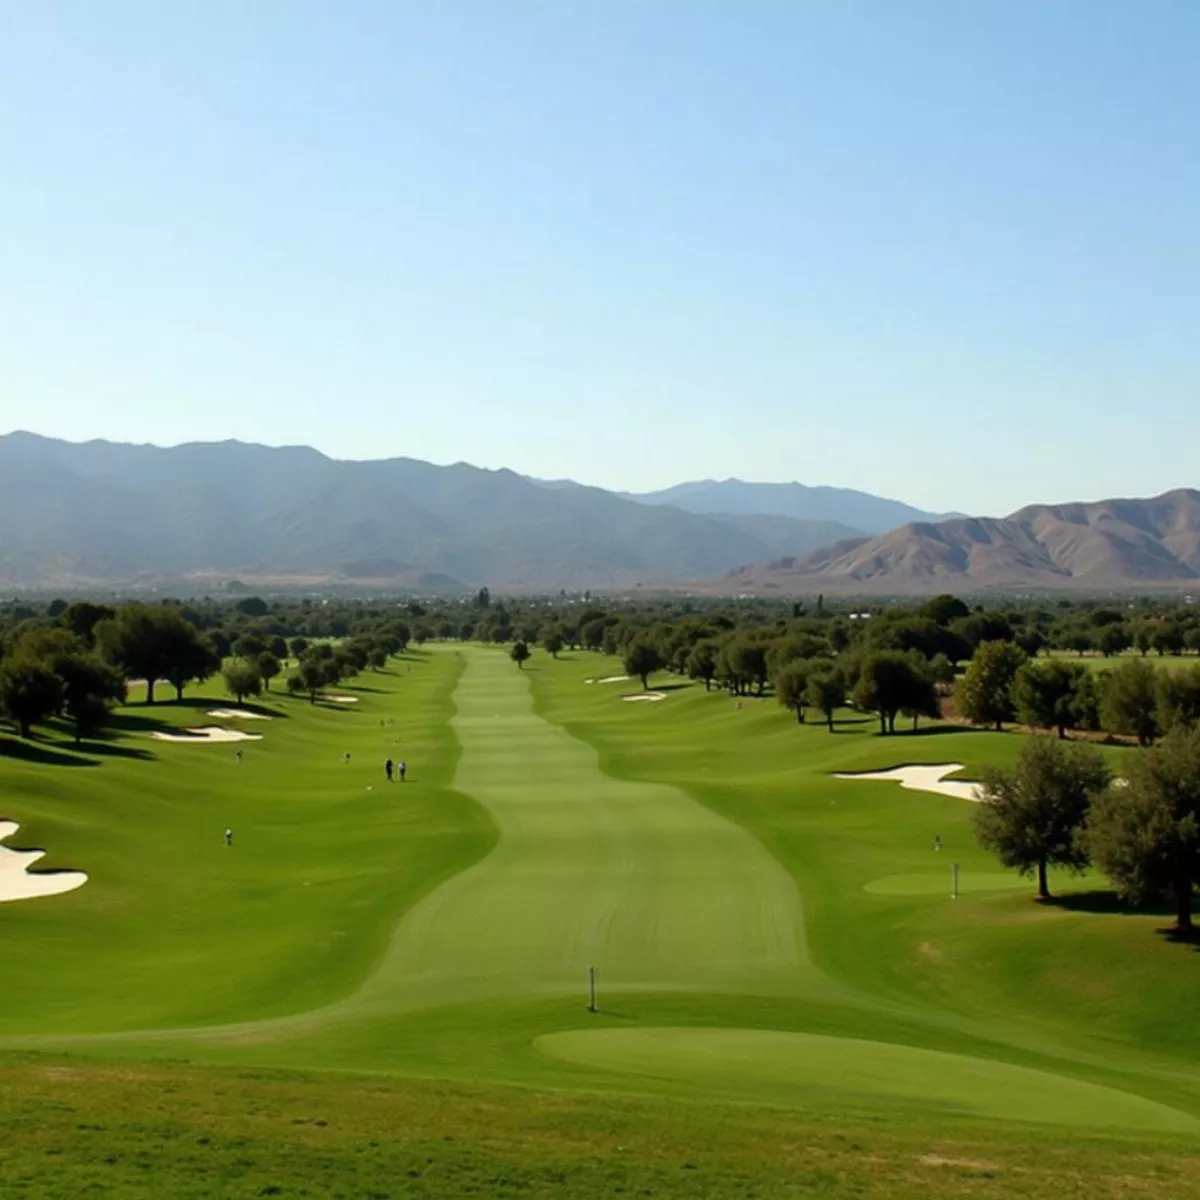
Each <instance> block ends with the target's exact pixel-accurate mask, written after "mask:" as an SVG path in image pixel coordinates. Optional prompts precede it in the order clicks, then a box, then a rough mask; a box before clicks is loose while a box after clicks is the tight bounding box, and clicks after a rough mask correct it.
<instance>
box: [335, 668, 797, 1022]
mask: <svg viewBox="0 0 1200 1200" xmlns="http://www.w3.org/2000/svg"><path fill="white" fill-rule="evenodd" d="M458 653H462V654H463V655H464V657H465V660H466V666H465V670H464V671H463V674H462V676H461V677H460V679H459V682H458V686H457V688H456V690H455V693H454V703H455V707H456V713H455V716H454V718H453V722H452V725H453V729H454V732H455V734H456V736H457V739H458V743H459V746H460V751H461V753H460V758H459V763H458V770H457V772H456V774H455V776H454V787H455V789H456V790H457V791H459V792H461V793H463V794H465V795H468V796H470V797H471V798H472V799H474V800H475V801H477V802H478V803H479V804H481V805H482V806H483V807H484V808H485V809H486V810H487V811H488V812H489V813H490V814H491V816H492V817H493V819H494V820H495V822H496V824H497V826H498V828H499V832H500V840H499V843H498V844H497V846H496V848H495V849H494V850H493V851H492V852H491V853H490V854H489V855H488V856H487V858H485V859H484V860H483V861H482V862H480V863H478V864H477V865H476V866H474V867H472V868H470V869H469V870H468V871H466V872H464V873H463V874H462V875H460V876H458V877H457V878H455V879H454V880H451V881H450V882H448V883H445V884H443V885H442V886H441V887H440V888H438V889H437V890H436V891H435V892H433V893H432V894H431V895H429V896H427V897H426V898H425V899H424V900H423V901H422V902H421V903H420V904H418V905H417V907H416V908H415V909H414V910H413V911H412V912H411V913H410V914H409V915H408V916H407V917H406V918H405V919H404V921H403V922H402V923H401V924H400V927H399V929H398V930H397V932H396V936H395V939H394V940H393V942H392V945H391V947H390V949H389V951H388V954H387V957H386V959H385V961H384V963H383V964H382V966H381V967H380V969H379V971H378V972H377V973H376V974H375V975H374V976H373V977H372V979H371V980H370V981H369V983H368V984H367V985H366V987H365V988H364V990H363V992H362V993H361V994H360V996H359V997H358V998H357V999H358V1001H359V1002H362V1001H365V1000H368V999H369V1000H370V1001H371V1003H372V1005H373V1006H376V1007H380V1006H382V1007H384V1008H387V1009H391V1010H395V1009H397V1008H402V1007H409V1006H414V1007H424V1006H426V1005H429V1004H437V1003H456V1002H461V1001H466V1000H472V999H476V998H478V997H480V996H485V995H496V996H511V995H518V994H521V993H525V992H539V991H540V992H547V991H563V990H568V991H574V992H577V993H579V994H580V995H582V994H583V990H584V985H585V982H586V978H587V969H588V967H589V966H596V967H597V968H598V971H599V973H600V978H601V979H602V981H603V987H604V988H605V990H606V991H609V990H612V989H621V988H631V987H641V988H647V987H655V988H660V989H664V990H671V989H675V988H705V989H708V990H714V989H723V990H733V991H740V992H762V991H766V992H776V993H786V992H787V991H789V990H795V987H796V982H797V974H798V969H799V968H800V967H801V965H802V964H803V963H804V962H805V957H804V951H803V945H802V936H803V934H802V925H801V922H800V912H799V906H800V898H799V894H798V893H797V890H796V887H795V884H794V883H793V881H792V879H791V878H790V877H789V876H788V874H787V873H786V872H785V871H784V870H783V868H782V867H781V866H780V864H779V863H778V862H777V861H776V860H775V859H773V858H772V857H771V856H770V855H769V854H768V853H767V852H766V850H765V849H764V848H763V847H762V845H761V844H760V843H759V842H757V841H756V840H755V839H754V838H753V837H751V836H750V835H749V834H747V833H746V832H745V830H743V829H741V828H739V827H738V826H736V825H734V824H733V823H731V822H729V821H726V820H724V819H722V818H721V817H719V816H717V815H715V814H714V813H712V812H711V811H709V810H708V809H706V808H703V807H702V806H701V805H699V804H697V803H696V802H695V801H694V800H692V799H691V798H690V797H689V796H687V795H686V794H685V793H684V792H682V791H680V790H679V789H677V788H672V787H667V786H664V785H661V784H651V783H632V782H626V781H623V780H619V779H613V778H611V777H610V776H608V775H605V774H604V773H603V772H602V771H601V770H600V767H599V762H598V758H597V755H596V752H595V750H593V749H592V747H590V746H588V745H586V744H585V743H583V742H580V741H579V740H577V739H576V738H573V737H571V736H570V734H568V733H566V732H565V731H564V730H563V729H561V728H559V727H557V726H555V725H552V724H551V723H550V722H548V721H546V720H545V719H543V718H542V717H540V716H538V715H536V714H535V713H534V711H533V704H532V700H531V698H530V694H529V689H528V679H529V676H528V675H527V674H523V673H521V672H518V671H515V670H513V666H512V663H511V662H509V661H508V659H507V657H506V656H504V655H501V654H498V653H494V652H492V653H489V652H487V651H479V650H467V651H465V652H463V651H459V652H458Z"/></svg>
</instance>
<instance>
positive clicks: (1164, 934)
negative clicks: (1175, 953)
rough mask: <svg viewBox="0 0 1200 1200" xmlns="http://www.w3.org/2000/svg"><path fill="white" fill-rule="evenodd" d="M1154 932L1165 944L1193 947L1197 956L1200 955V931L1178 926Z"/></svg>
mask: <svg viewBox="0 0 1200 1200" xmlns="http://www.w3.org/2000/svg"><path fill="white" fill-rule="evenodd" d="M1154 932H1155V933H1157V934H1158V936H1159V937H1160V938H1162V940H1163V941H1164V942H1170V943H1171V945H1172V946H1191V947H1192V949H1193V950H1195V951H1196V953H1197V954H1200V929H1196V928H1192V929H1180V928H1179V927H1178V926H1177V925H1171V926H1169V927H1168V928H1166V929H1156V930H1155V931H1154Z"/></svg>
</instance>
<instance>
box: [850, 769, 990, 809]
mask: <svg viewBox="0 0 1200 1200" xmlns="http://www.w3.org/2000/svg"><path fill="white" fill-rule="evenodd" d="M962 769H963V765H962V763H935V764H934V765H932V766H915V767H893V768H892V769H891V770H890V771H862V772H859V773H857V774H853V775H835V776H834V778H835V779H883V780H888V781H890V782H892V783H898V784H899V785H900V786H901V787H903V788H911V789H912V790H913V791H917V792H934V793H935V794H936V795H939V796H953V797H954V798H955V799H956V800H970V801H972V802H973V803H975V804H978V803H980V801H981V800H982V799H983V796H982V795H981V794H980V791H979V784H977V783H969V782H967V781H966V780H964V779H947V778H946V776H947V775H953V774H954V772H955V771H961V770H962Z"/></svg>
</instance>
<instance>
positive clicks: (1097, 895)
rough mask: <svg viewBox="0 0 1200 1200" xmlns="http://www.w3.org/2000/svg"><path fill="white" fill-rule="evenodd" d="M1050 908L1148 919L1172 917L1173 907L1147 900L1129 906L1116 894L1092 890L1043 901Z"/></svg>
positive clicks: (1160, 901) (1104, 890)
mask: <svg viewBox="0 0 1200 1200" xmlns="http://www.w3.org/2000/svg"><path fill="white" fill-rule="evenodd" d="M1042 903H1043V904H1046V905H1049V906H1050V907H1051V908H1062V909H1065V910H1066V911H1067V912H1084V913H1095V914H1098V915H1101V914H1109V915H1114V914H1115V915H1129V916H1138V915H1140V916H1150V917H1173V916H1174V915H1175V906H1174V904H1172V903H1171V902H1170V901H1169V900H1165V899H1158V900H1148V901H1146V902H1145V903H1143V904H1130V903H1129V902H1128V901H1127V900H1122V899H1121V897H1120V896H1118V895H1117V893H1116V892H1113V891H1108V890H1106V889H1101V888H1094V889H1092V890H1090V891H1086V892H1063V893H1061V894H1060V895H1057V896H1051V897H1050V899H1049V900H1043V901H1042Z"/></svg>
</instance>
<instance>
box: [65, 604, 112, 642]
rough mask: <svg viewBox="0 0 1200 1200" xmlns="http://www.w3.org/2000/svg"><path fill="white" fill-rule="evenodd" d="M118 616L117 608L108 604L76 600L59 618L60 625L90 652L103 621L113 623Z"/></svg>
mask: <svg viewBox="0 0 1200 1200" xmlns="http://www.w3.org/2000/svg"><path fill="white" fill-rule="evenodd" d="M116 615H117V610H116V609H115V608H109V606H108V605H107V604H93V603H92V602H91V601H90V600H76V601H75V602H74V603H73V604H68V605H67V607H66V608H65V609H63V611H62V614H61V615H60V616H59V619H58V620H59V624H60V625H62V626H63V627H64V628H66V629H69V630H70V631H71V632H72V633H73V634H74V635H75V636H76V637H77V638H78V639H79V640H80V641H81V642H82V643H83V644H84V646H86V647H87V648H88V649H89V650H90V649H91V648H92V647H93V646H95V644H96V637H95V629H96V626H97V625H99V624H100V622H101V621H111V620H112V618H113V617H115V616H116Z"/></svg>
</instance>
